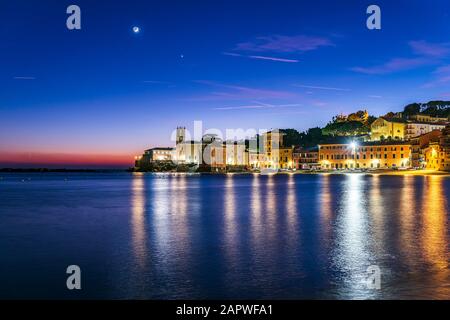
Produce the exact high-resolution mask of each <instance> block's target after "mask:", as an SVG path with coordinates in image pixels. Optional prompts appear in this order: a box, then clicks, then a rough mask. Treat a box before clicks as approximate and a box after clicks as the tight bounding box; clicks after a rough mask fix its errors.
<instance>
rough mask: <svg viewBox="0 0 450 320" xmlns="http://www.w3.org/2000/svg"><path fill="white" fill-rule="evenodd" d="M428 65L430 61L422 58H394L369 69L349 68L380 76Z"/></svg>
mask: <svg viewBox="0 0 450 320" xmlns="http://www.w3.org/2000/svg"><path fill="white" fill-rule="evenodd" d="M428 64H430V61H429V60H428V59H424V58H394V59H391V60H389V61H388V62H386V63H384V64H381V65H376V66H371V67H354V68H351V70H353V71H355V72H358V73H364V74H371V75H376V74H378V75H380V74H388V73H393V72H397V71H405V70H411V69H415V68H417V67H421V66H425V65H428Z"/></svg>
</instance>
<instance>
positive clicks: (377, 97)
mask: <svg viewBox="0 0 450 320" xmlns="http://www.w3.org/2000/svg"><path fill="white" fill-rule="evenodd" d="M368 97H369V98H373V99H381V98H383V97H382V96H378V95H374V94H372V95H369V96H368Z"/></svg>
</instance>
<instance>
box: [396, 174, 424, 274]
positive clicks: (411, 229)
mask: <svg viewBox="0 0 450 320" xmlns="http://www.w3.org/2000/svg"><path fill="white" fill-rule="evenodd" d="M417 179H418V178H416V177H413V176H405V177H403V185H402V188H401V190H400V199H399V200H400V201H399V202H400V210H399V223H400V235H399V236H400V239H399V240H400V241H399V243H400V249H401V251H402V256H403V259H405V261H404V262H405V263H406V264H407V265H409V266H411V265H413V264H414V263H415V261H417V254H418V251H417V246H418V242H417V237H415V234H416V233H417V221H416V219H417V218H418V217H417V215H416V212H417V208H416V202H417V201H416V199H415V186H416V185H417V183H416V184H415V182H417ZM419 179H420V177H419Z"/></svg>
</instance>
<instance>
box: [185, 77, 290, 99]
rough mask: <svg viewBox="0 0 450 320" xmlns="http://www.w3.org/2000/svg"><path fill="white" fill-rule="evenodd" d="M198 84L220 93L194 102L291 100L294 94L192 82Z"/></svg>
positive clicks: (214, 83) (199, 81) (208, 82)
mask: <svg viewBox="0 0 450 320" xmlns="http://www.w3.org/2000/svg"><path fill="white" fill-rule="evenodd" d="M194 82H196V83H199V84H203V85H207V86H210V87H213V88H218V89H221V91H214V92H212V93H211V94H210V95H207V96H204V97H200V98H196V99H194V100H197V101H198V100H222V99H229V100H239V99H251V100H258V99H288V98H293V97H294V96H295V94H293V93H292V92H288V91H280V90H272V89H260V88H250V87H244V86H239V85H232V84H222V83H217V82H214V81H208V80H197V81H194Z"/></svg>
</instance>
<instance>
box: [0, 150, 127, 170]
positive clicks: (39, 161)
mask: <svg viewBox="0 0 450 320" xmlns="http://www.w3.org/2000/svg"><path fill="white" fill-rule="evenodd" d="M133 165H134V156H133V155H130V154H115V153H111V154H104V153H102V154H100V153H99V154H94V153H86V154H80V153H38V152H17V153H4V152H0V167H47V166H51V167H58V168H64V167H70V166H76V167H93V166H95V167H102V166H104V167H132V166H133Z"/></svg>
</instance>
